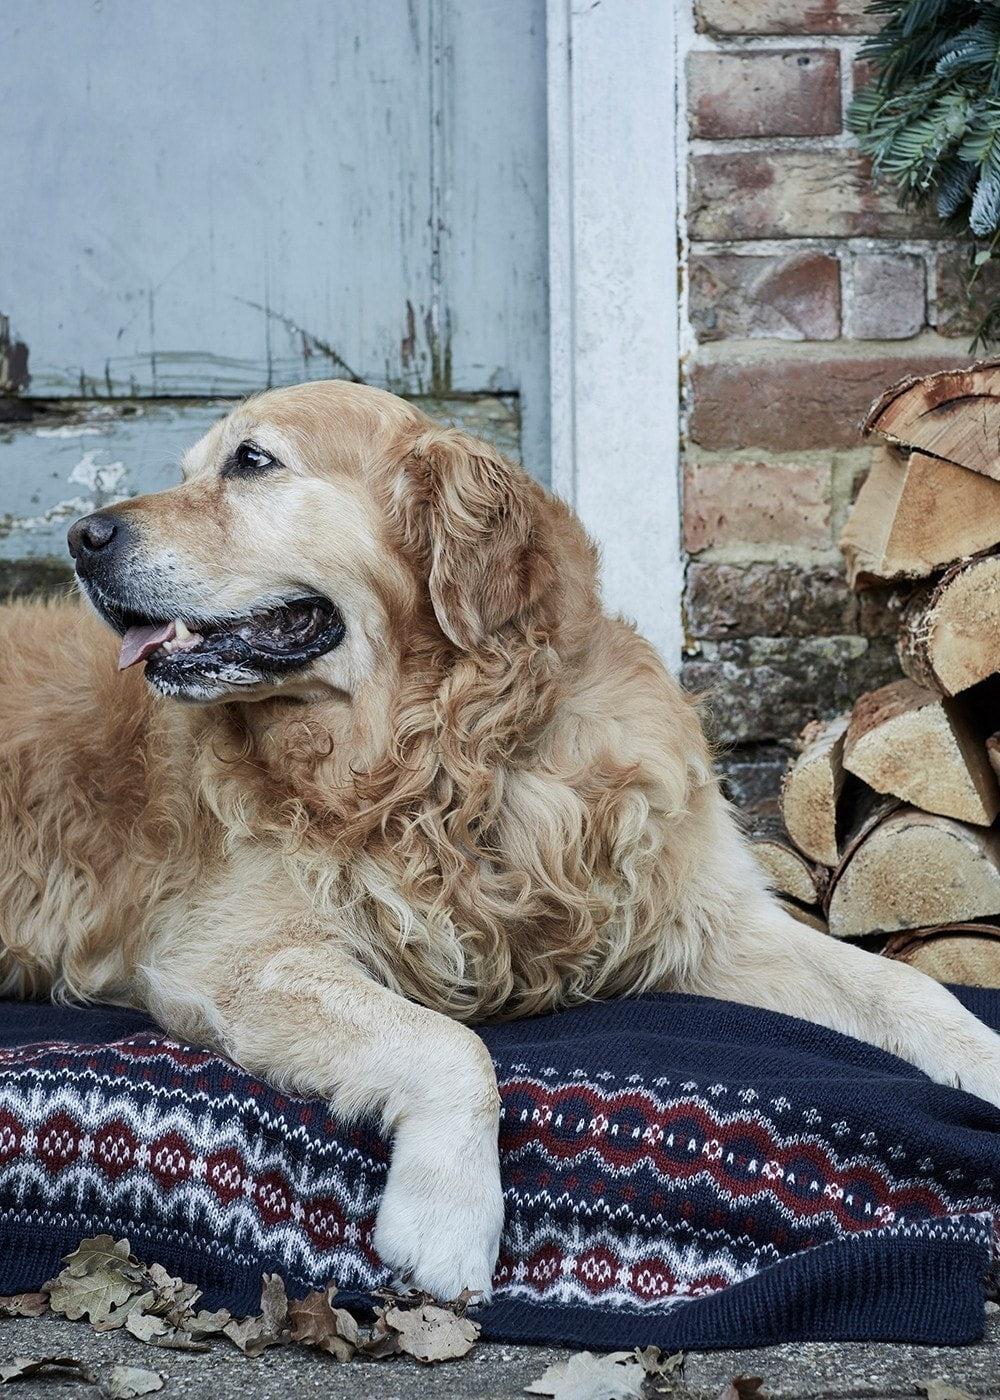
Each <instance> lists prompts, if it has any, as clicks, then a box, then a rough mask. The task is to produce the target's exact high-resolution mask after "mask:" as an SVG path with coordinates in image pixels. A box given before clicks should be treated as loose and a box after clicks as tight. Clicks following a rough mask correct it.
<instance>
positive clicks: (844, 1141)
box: [0, 992, 1000, 1347]
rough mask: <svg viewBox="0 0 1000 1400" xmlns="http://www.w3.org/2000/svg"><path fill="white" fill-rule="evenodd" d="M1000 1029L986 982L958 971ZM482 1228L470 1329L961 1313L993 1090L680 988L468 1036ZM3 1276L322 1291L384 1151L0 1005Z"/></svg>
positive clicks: (977, 1303) (795, 1329)
mask: <svg viewBox="0 0 1000 1400" xmlns="http://www.w3.org/2000/svg"><path fill="white" fill-rule="evenodd" d="M964 999H965V1000H966V1002H967V1004H968V1005H969V1006H970V1008H971V1009H972V1010H974V1011H975V1012H976V1013H977V1014H978V1015H980V1016H981V1017H983V1019H985V1020H987V1021H989V1022H990V1024H993V1025H1000V993H987V992H967V993H964ZM482 1033H483V1035H484V1038H485V1039H486V1041H487V1043H488V1045H489V1047H490V1050H491V1052H492V1054H493V1057H494V1061H495V1063H496V1068H497V1074H498V1078H499V1082H500V1091H501V1096H502V1100H503V1115H502V1120H501V1127H500V1147H501V1161H502V1169H503V1180H504V1190H505V1198H506V1212H507V1214H506V1226H505V1229H504V1234H503V1241H502V1246H501V1254H500V1260H499V1263H498V1266H497V1272H496V1278H495V1301H494V1302H493V1304H492V1305H491V1306H489V1307H487V1308H483V1309H481V1310H480V1312H479V1317H480V1320H481V1322H482V1324H483V1331H484V1334H485V1335H486V1336H489V1337H495V1338H502V1339H517V1340H535V1341H560V1342H570V1343H586V1344H587V1345H589V1346H606V1347H631V1346H634V1345H646V1344H648V1343H656V1344H657V1345H659V1346H663V1347H711V1346H727V1345H729V1346H733V1345H751V1344H756V1343H768V1342H777V1341H788V1340H795V1339H822V1338H827V1339H833V1338H840V1339H851V1338H854V1339H862V1338H868V1339H876V1338H880V1339H896V1340H908V1341H920V1342H932V1343H955V1342H965V1341H970V1340H973V1339H974V1338H976V1337H978V1336H980V1335H981V1333H982V1326H983V1283H984V1276H985V1275H986V1274H987V1271H988V1270H989V1268H990V1261H991V1242H992V1241H993V1239H994V1234H995V1219H996V1218H997V1217H998V1216H1000V1112H998V1111H997V1110H995V1109H993V1108H991V1107H990V1106H988V1105H987V1104H985V1103H983V1102H982V1101H981V1100H979V1099H976V1098H973V1097H971V1096H970V1095H967V1094H964V1093H962V1092H960V1091H958V1090H954V1089H948V1088H944V1087H941V1086H939V1085H935V1084H932V1083H931V1082H930V1081H929V1080H928V1079H927V1078H926V1077H925V1076H924V1075H922V1074H921V1073H920V1072H919V1071H918V1070H915V1069H913V1068H912V1067H911V1066H909V1065H907V1064H904V1063H903V1061H901V1060H897V1059H895V1058H894V1057H893V1056H891V1055H888V1054H885V1053H883V1052H882V1051H879V1050H875V1049H872V1048H871V1047H869V1046H866V1045H863V1044H861V1043H860V1042H859V1041H856V1040H851V1039H849V1038H847V1037H844V1036H839V1035H835V1034H833V1033H832V1032H829V1031H825V1030H821V1029H820V1028H818V1027H815V1026H811V1025H808V1024H806V1023H805V1022H802V1021H797V1020H794V1019H792V1018H790V1017H785V1016H780V1015H775V1014H771V1013H767V1012H762V1011H756V1010H752V1009H750V1008H747V1007H742V1006H735V1005H732V1004H729V1003H725V1002H717V1001H711V1000H707V999H704V998H699V997H688V996H655V997H645V998H641V999H639V1000H635V1001H629V1002H618V1003H614V1004H604V1005H594V1006H588V1007H585V1008H581V1009H578V1010H574V1011H568V1012H564V1013H562V1014H560V1015H556V1016H549V1017H543V1018H539V1019H537V1020H530V1021H521V1022H515V1023H511V1024H508V1025H503V1026H495V1027H487V1028H485V1029H484V1030H483V1032H482ZM0 1046H3V1047H6V1048H2V1049H0V1292H3V1293H9V1292H15V1291H19V1290H23V1289H30V1288H33V1287H35V1286H37V1285H38V1284H39V1283H41V1282H42V1281H43V1280H45V1279H47V1278H49V1277H51V1276H53V1275H54V1274H55V1273H56V1272H57V1271H58V1268H59V1259H60V1256H61V1255H63V1254H64V1253H66V1252H68V1251H69V1250H70V1249H72V1248H73V1247H75V1245H76V1244H77V1243H78V1242H79V1240H80V1239H81V1238H84V1237H87V1236H92V1235H97V1234H100V1233H104V1232H108V1233H110V1234H112V1235H115V1236H116V1237H122V1236H127V1237H128V1238H129V1239H130V1240H131V1242H132V1248H133V1251H134V1252H135V1253H136V1254H137V1255H139V1256H140V1257H142V1258H145V1259H147V1260H157V1261H159V1262H160V1263H162V1264H163V1265H165V1266H166V1267H167V1268H168V1269H170V1270H171V1272H173V1273H175V1274H180V1275H182V1276H183V1277H184V1278H185V1279H187V1280H189V1281H191V1282H194V1283H197V1284H199V1285H200V1286H201V1287H202V1288H203V1289H204V1290H205V1295H206V1297H205V1305H206V1306H208V1307H215V1306H219V1305H223V1304H224V1305H226V1306H228V1307H229V1308H231V1309H232V1310H233V1311H234V1312H236V1313H238V1314H240V1313H248V1312H253V1311H256V1307H257V1303H258V1300H259V1296H260V1285H261V1274H262V1273H263V1272H278V1273H280V1274H281V1275H283V1276H284V1278H285V1280H286V1284H287V1286H288V1288H289V1291H290V1292H292V1293H299V1294H301V1293H303V1292H305V1291H306V1290H308V1289H309V1288H313V1287H317V1286H320V1285H321V1284H323V1283H325V1282H326V1281H327V1280H328V1279H331V1278H333V1279H336V1280H337V1282H338V1283H339V1285H340V1288H341V1293H342V1295H343V1297H344V1299H345V1301H358V1302H362V1301H363V1300H364V1299H365V1297H366V1296H367V1295H368V1294H369V1292H370V1290H372V1289H373V1288H377V1287H379V1286H381V1285H383V1284H386V1283H388V1281H389V1280H388V1275H387V1272H386V1270H385V1269H384V1267H383V1266H382V1264H381V1262H380V1261H379V1259H378V1257H377V1255H376V1254H375V1253H374V1250H373V1249H372V1244H371V1232H372V1226H373V1222H374V1217H375V1212H376V1209H377V1206H378V1202H379V1197H380V1193H381V1190H382V1186H383V1183H384V1179H385V1172H386V1166H387V1161H388V1151H387V1148H386V1145H385V1144H384V1143H383V1142H382V1141H381V1140H380V1138H379V1136H378V1135H377V1133H376V1132H375V1131H374V1129H372V1128H371V1127H369V1126H367V1125H352V1126H344V1125H341V1124H338V1122H337V1121H336V1119H335V1118H334V1116H333V1115H332V1114H331V1113H330V1111H329V1108H328V1105H327V1104H326V1103H325V1102H322V1101H318V1100H307V1099H302V1098H296V1097H294V1096H288V1095H285V1094H280V1093H278V1092H277V1091H275V1090H274V1089H272V1088H270V1087H269V1086H268V1085H266V1084H264V1083H262V1082H261V1081H260V1080H258V1079H255V1078H254V1077H253V1076H251V1075H249V1074H247V1073H245V1072H244V1071H243V1070H241V1069H239V1068H238V1067H237V1066H235V1065H233V1064H231V1063H230V1062H229V1061H227V1060H225V1059H223V1058H221V1057H219V1056H217V1055H214V1054H211V1053H209V1052H207V1051H205V1050H203V1049H200V1048H198V1047H193V1046H189V1045H182V1044H178V1043H177V1042H176V1041H173V1040H171V1039H169V1038H167V1037H165V1036H164V1035H163V1033H162V1032H160V1031H158V1030H156V1029H155V1028H154V1027H152V1026H151V1025H150V1023H149V1022H148V1021H147V1020H146V1019H145V1018H144V1017H142V1016H141V1015H139V1014H138V1013H134V1012H130V1011H124V1010H119V1009H115V1008H98V1009H90V1010H81V1009H71V1008H66V1007H52V1006H48V1005H40V1004H28V1005H25V1004H18V1003H10V1002H3V1003H0Z"/></svg>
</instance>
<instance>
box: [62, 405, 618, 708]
mask: <svg viewBox="0 0 1000 1400" xmlns="http://www.w3.org/2000/svg"><path fill="white" fill-rule="evenodd" d="M183 474H184V481H183V482H182V484H181V485H179V486H176V487H174V488H173V489H171V490H169V491H165V492H162V493H160V494H158V495H155V496H145V497H140V498H138V499H135V500H131V501H126V502H123V503H121V504H119V505H116V506H112V507H109V508H108V509H105V510H101V511H99V512H97V513H95V514H93V515H89V516H86V517H85V518H84V519H82V520H79V521H77V522H76V524H74V525H73V527H72V528H71V530H70V532H69V547H70V551H71V553H72V555H73V557H74V559H75V561H76V571H77V576H78V578H79V580H80V583H81V585H82V587H83V590H84V592H85V593H86V595H87V597H88V598H89V599H90V601H91V603H92V604H93V606H94V607H95V608H96V609H97V611H98V612H99V613H100V614H101V616H102V617H103V618H104V620H105V621H106V622H108V623H109V624H110V625H111V626H112V627H113V628H114V629H115V630H116V631H118V632H119V633H120V634H121V636H122V652H121V664H122V665H123V666H129V665H134V664H137V663H144V664H145V672H146V678H147V680H148V681H149V683H150V685H151V686H152V687H153V688H154V689H155V690H157V691H159V692H160V693H162V694H164V695H170V696H175V697H178V698H180V699H184V700H192V701H219V700H229V699H233V698H240V699H248V700H249V699H261V698H264V697H267V696H272V695H275V694H276V693H279V692H280V693H282V694H287V695H289V696H297V697H301V698H321V697H322V696H324V695H328V694H330V692H331V691H334V692H339V693H341V694H346V695H351V694H353V693H355V691H356V690H357V688H358V686H359V685H360V684H361V683H362V682H363V681H364V680H365V679H366V678H367V677H369V676H371V675H372V674H373V672H374V671H375V670H376V669H377V667H378V665H379V662H380V661H382V662H389V661H391V660H393V657H394V656H395V659H396V660H398V658H399V656H400V655H401V654H403V653H405V651H406V650H407V648H408V647H409V646H411V645H412V644H413V643H414V642H415V641H416V640H417V638H418V637H422V638H423V640H424V641H425V642H426V639H427V637H426V634H427V632H428V629H430V630H431V631H433V632H434V634H435V635H436V638H437V640H438V642H440V644H441V645H442V646H450V647H451V648H453V649H456V650H457V651H459V652H461V651H470V650H474V649H476V648H477V647H481V646H484V645H487V644H488V643H489V641H490V639H491V637H493V636H494V635H495V634H496V633H498V632H499V631H500V630H501V629H503V628H505V627H507V626H508V625H509V624H511V623H512V622H514V623H520V624H523V625H532V626H535V627H537V628H540V629H541V630H543V631H549V632H551V630H552V628H553V627H554V626H555V617H556V614H557V612H559V611H561V610H562V609H561V607H557V603H558V601H559V600H560V599H563V598H565V597H567V596H570V595H573V594H574V593H575V594H578V595H579V600H580V601H582V600H583V598H584V596H585V595H589V596H590V597H591V598H592V597H593V587H594V561H593V555H592V551H591V550H590V548H589V547H588V546H587V544H586V542H585V540H584V539H583V535H582V531H580V530H579V527H578V526H577V525H576V523H575V522H574V521H573V520H572V518H571V517H570V516H569V514H568V512H566V511H565V510H564V509H563V508H562V507H561V506H559V505H558V503H556V502H554V501H553V500H552V499H551V498H550V497H548V496H547V495H546V494H545V493H544V492H543V491H542V490H541V489H540V488H539V487H537V486H536V485H535V484H534V483H533V482H531V481H530V479H529V478H528V477H527V476H526V475H525V474H524V473H523V472H522V471H520V470H519V469H518V468H516V467H514V466H512V465H510V464H509V463H508V462H506V461H505V460H504V459H503V458H502V457H501V456H500V455H499V454H498V453H497V452H496V450H495V449H494V448H492V447H491V446H489V445H488V444H486V443H484V442H481V441H479V440H478V439H475V438H472V437H469V436H468V435H466V434H464V433H460V432H457V431H455V430H452V429H447V428H440V427H436V426H435V425H434V424H432V423H431V421H430V420H429V419H427V418H426V417H425V416H424V415H423V414H421V413H420V412H419V411H418V410H417V409H415V408H414V407H413V406H412V405H410V404H407V403H406V402H404V401H403V400H401V399H398V398H395V397H394V396H393V395H391V394H386V393H383V392H381V391H379V390H375V389H369V388H365V387H363V386H359V385H354V384H348V383H345V382H343V381H336V380H333V381H328V382H324V383H315V384H307V385H300V386H298V387H296V388H293V389H280V390H274V391H272V392H269V393H267V394H263V395H261V396H260V397H258V398H255V399H251V400H249V401H248V402H246V403H244V404H243V405H241V406H240V407H239V408H237V409H236V410H235V411H234V412H233V413H231V414H230V415H229V416H228V417H227V418H225V419H224V420H223V421H222V422H220V423H218V424H217V425H216V426H215V427H214V428H213V429H212V430H211V431H210V432H209V433H208V434H207V435H206V436H205V437H204V438H203V439H202V440H201V441H200V442H199V443H198V444H197V445H196V446H195V447H193V448H192V449H191V451H190V452H189V453H188V454H187V456H186V457H185V459H184V463H183ZM568 556H569V557H568Z"/></svg>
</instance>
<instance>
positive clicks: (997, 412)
mask: <svg viewBox="0 0 1000 1400" xmlns="http://www.w3.org/2000/svg"><path fill="white" fill-rule="evenodd" d="M861 431H862V432H863V433H865V434H866V435H867V434H869V433H878V434H879V436H880V437H883V438H884V439H885V440H886V442H889V443H892V444H893V445H894V446H896V447H907V448H913V449H916V450H918V451H921V452H926V453H928V454H929V455H930V456H931V457H941V458H944V460H945V461H948V462H953V463H954V464H955V465H956V466H958V467H965V468H966V469H967V470H969V471H974V472H981V473H982V474H983V475H984V476H989V477H992V478H993V479H994V480H1000V451H998V447H997V444H998V443H1000V360H996V359H993V360H981V361H979V362H978V363H976V364H974V365H970V366H969V368H968V369H962V370H941V371H939V372H938V373H937V374H928V375H926V376H925V377H924V378H923V379H915V378H913V377H912V376H911V377H910V378H908V379H902V380H900V382H899V383H898V384H894V385H893V386H892V388H891V389H887V390H886V391H885V393H884V394H883V395H882V396H881V398H879V399H876V401H875V403H873V404H872V406H871V408H870V409H869V410H868V416H867V417H866V418H865V421H864V422H863V423H862V425H861Z"/></svg>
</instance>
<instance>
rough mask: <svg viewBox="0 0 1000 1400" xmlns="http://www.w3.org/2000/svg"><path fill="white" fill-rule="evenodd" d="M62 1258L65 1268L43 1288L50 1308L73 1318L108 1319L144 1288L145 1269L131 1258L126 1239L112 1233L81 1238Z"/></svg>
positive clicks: (95, 1320)
mask: <svg viewBox="0 0 1000 1400" xmlns="http://www.w3.org/2000/svg"><path fill="white" fill-rule="evenodd" d="M63 1262H64V1263H65V1265H66V1268H65V1269H63V1271H62V1272H61V1273H60V1274H59V1275H58V1277H57V1278H54V1279H50V1281H49V1282H48V1283H46V1284H43V1289H44V1291H45V1292H46V1293H48V1295H49V1306H50V1307H51V1309H52V1311H53V1312H55V1313H62V1314H63V1316H65V1317H68V1318H70V1319H71V1320H72V1321H74V1322H75V1321H77V1320H78V1319H79V1318H81V1317H83V1316H87V1317H89V1319H90V1321H91V1322H93V1323H107V1322H109V1321H110V1319H111V1316H112V1314H113V1313H114V1311H115V1309H117V1308H120V1307H122V1305H123V1304H124V1303H127V1302H128V1301H129V1300H130V1299H131V1298H134V1297H135V1296H136V1295H137V1294H141V1293H144V1292H146V1291H147V1277H146V1270H145V1269H144V1268H143V1266H142V1265H141V1264H139V1263H137V1261H136V1260H135V1259H133V1258H132V1255H131V1252H130V1246H129V1242H128V1240H115V1239H113V1238H112V1237H111V1235H97V1236H96V1237H95V1238H94V1239H89V1240H81V1242H80V1246H79V1248H78V1249H75V1250H74V1251H73V1253H72V1254H67V1255H66V1256H65V1258H64V1261H63Z"/></svg>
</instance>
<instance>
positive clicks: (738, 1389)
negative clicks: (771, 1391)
mask: <svg viewBox="0 0 1000 1400" xmlns="http://www.w3.org/2000/svg"><path fill="white" fill-rule="evenodd" d="M763 1384H764V1378H763V1376H734V1377H733V1378H732V1380H731V1381H730V1382H729V1384H728V1385H727V1386H726V1388H725V1390H720V1391H719V1393H718V1395H717V1396H716V1397H715V1400H766V1395H765V1392H764V1391H763V1390H761V1386H762V1385H763Z"/></svg>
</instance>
